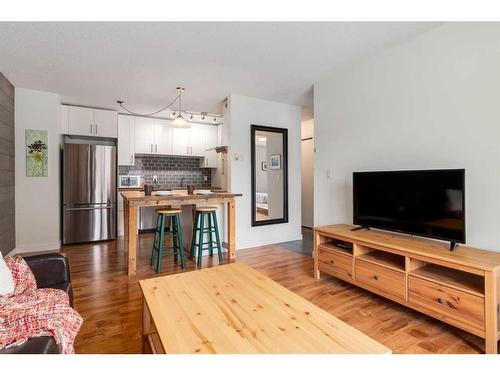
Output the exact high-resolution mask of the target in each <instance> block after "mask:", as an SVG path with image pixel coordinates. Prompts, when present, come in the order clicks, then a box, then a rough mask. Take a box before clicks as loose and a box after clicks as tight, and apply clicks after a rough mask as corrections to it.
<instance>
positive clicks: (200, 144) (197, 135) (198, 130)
mask: <svg viewBox="0 0 500 375" xmlns="http://www.w3.org/2000/svg"><path fill="white" fill-rule="evenodd" d="M208 126H210V125H208ZM208 126H207V125H202V124H191V129H189V130H190V132H189V147H190V148H189V151H190V152H189V155H193V156H204V155H205V150H206V143H205V130H206V128H207V127H208Z"/></svg>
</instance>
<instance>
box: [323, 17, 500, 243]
mask: <svg viewBox="0 0 500 375" xmlns="http://www.w3.org/2000/svg"><path fill="white" fill-rule="evenodd" d="M314 100H315V103H314V111H315V116H314V120H315V138H316V157H315V167H316V168H315V176H314V192H315V204H314V210H315V215H314V218H315V225H321V224H329V223H342V222H345V223H350V222H352V172H353V171H363V170H376V169H416V168H422V169H423V168H465V169H466V218H467V224H466V226H467V243H468V244H469V245H472V246H478V247H484V248H487V249H493V250H499V251H500V230H498V227H499V220H500V219H499V216H498V213H499V212H500V193H499V192H500V106H499V105H500V24H498V23H481V24H479V23H454V24H446V25H444V26H442V27H439V28H437V29H433V30H431V31H430V32H427V33H425V34H422V35H420V36H418V37H416V38H415V39H413V40H411V41H408V42H406V43H404V44H401V45H399V46H396V47H394V48H392V49H390V50H387V51H386V52H384V53H382V54H380V55H377V56H374V57H372V58H370V59H367V60H365V61H364V62H363V63H361V64H359V65H357V66H351V67H350V68H349V70H346V71H344V72H341V73H339V74H337V75H335V76H334V77H330V78H328V79H324V80H321V81H320V82H318V83H317V84H316V85H315V88H314ZM328 169H331V172H332V178H331V179H328V178H327V177H326V172H327V170H328Z"/></svg>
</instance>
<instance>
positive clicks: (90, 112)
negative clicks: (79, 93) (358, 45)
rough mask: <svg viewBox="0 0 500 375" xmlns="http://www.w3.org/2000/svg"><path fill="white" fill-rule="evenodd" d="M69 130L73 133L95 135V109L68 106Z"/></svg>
mask: <svg viewBox="0 0 500 375" xmlns="http://www.w3.org/2000/svg"><path fill="white" fill-rule="evenodd" d="M68 132H69V134H72V135H87V136H88V135H95V133H94V109H93V108H83V107H71V106H70V107H68Z"/></svg>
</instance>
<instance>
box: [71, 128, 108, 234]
mask: <svg viewBox="0 0 500 375" xmlns="http://www.w3.org/2000/svg"><path fill="white" fill-rule="evenodd" d="M78 142H82V143H78ZM90 142H92V141H90ZM90 142H89V141H84V140H83V141H75V140H72V139H71V138H67V139H65V143H64V147H63V160H62V162H63V178H62V180H63V231H62V232H63V244H72V243H80V242H91V241H103V240H111V239H114V238H116V194H117V193H116V192H117V190H116V181H117V176H116V145H114V144H109V143H107V142H103V144H100V143H99V144H96V143H90Z"/></svg>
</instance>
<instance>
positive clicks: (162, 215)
mask: <svg viewBox="0 0 500 375" xmlns="http://www.w3.org/2000/svg"><path fill="white" fill-rule="evenodd" d="M181 212H182V210H180V209H176V208H167V209H158V210H156V213H157V214H158V216H157V219H156V231H155V238H154V240H153V249H152V251H151V260H150V261H149V265H150V266H152V265H153V264H154V261H155V257H156V256H157V257H158V258H157V264H156V272H158V273H159V272H161V260H162V258H163V241H164V239H165V235H166V236H168V237H172V242H173V251H174V262H177V256H179V257H180V258H181V266H182V268H183V269H184V268H186V261H185V259H184V242H183V241H182V226H181V217H180V213H181ZM167 217H170V218H171V219H172V225H171V228H170V230H167V231H166V230H165V221H166V218H167Z"/></svg>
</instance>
